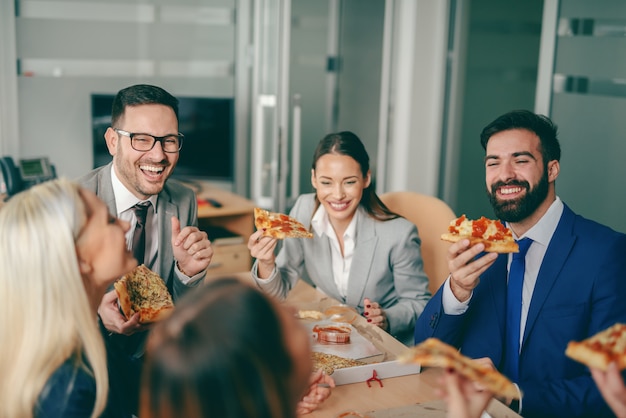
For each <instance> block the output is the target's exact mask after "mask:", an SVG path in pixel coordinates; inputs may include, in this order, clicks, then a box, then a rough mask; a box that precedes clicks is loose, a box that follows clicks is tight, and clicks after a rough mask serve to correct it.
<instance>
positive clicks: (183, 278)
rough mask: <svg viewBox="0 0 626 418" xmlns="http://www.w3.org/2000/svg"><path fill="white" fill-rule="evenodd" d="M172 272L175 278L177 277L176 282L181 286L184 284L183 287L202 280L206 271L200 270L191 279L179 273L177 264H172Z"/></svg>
mask: <svg viewBox="0 0 626 418" xmlns="http://www.w3.org/2000/svg"><path fill="white" fill-rule="evenodd" d="M174 271H175V272H176V277H178V280H180V281H181V282H182V284H184V285H185V286H188V285H190V284H193V283H195V282H197V281H198V280H201V279H203V278H204V277H205V276H206V269H204V270H202V271H201V272H200V273H198V274H195V275H193V276H191V277H189V276H186V275H185V273H183V272H182V271H180V269H179V268H178V263H174Z"/></svg>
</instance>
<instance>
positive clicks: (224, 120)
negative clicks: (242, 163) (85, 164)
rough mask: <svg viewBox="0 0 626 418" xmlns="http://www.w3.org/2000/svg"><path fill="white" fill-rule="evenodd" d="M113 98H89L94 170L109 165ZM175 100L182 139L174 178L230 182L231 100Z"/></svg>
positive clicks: (231, 156) (107, 96) (104, 96)
mask: <svg viewBox="0 0 626 418" xmlns="http://www.w3.org/2000/svg"><path fill="white" fill-rule="evenodd" d="M113 98H114V95H106V94H92V95H91V115H92V128H93V156H94V168H95V167H100V166H102V165H104V164H107V163H108V162H109V161H111V155H110V154H109V151H108V149H107V147H106V143H105V141H104V132H105V131H106V130H107V128H108V127H109V126H111V106H112V105H113ZM178 100H179V104H178V124H179V126H178V129H179V131H180V132H181V133H182V134H183V135H185V139H184V141H183V148H182V149H181V151H180V158H179V160H178V164H177V165H176V168H175V169H174V174H173V176H174V177H180V178H185V179H207V180H220V181H233V180H234V160H235V146H234V144H235V135H234V99H232V98H209V97H178ZM148 133H149V132H148Z"/></svg>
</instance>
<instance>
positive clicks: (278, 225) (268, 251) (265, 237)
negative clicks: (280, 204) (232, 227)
mask: <svg viewBox="0 0 626 418" xmlns="http://www.w3.org/2000/svg"><path fill="white" fill-rule="evenodd" d="M254 225H255V227H256V229H257V230H256V232H255V233H253V234H252V235H251V236H250V239H249V240H248V249H249V250H250V255H251V256H252V257H254V258H256V259H257V261H258V271H257V275H258V277H259V278H261V279H264V278H267V277H269V276H270V274H271V273H272V271H273V270H274V266H275V258H276V255H275V252H274V250H275V249H276V245H277V243H278V240H279V239H286V238H313V233H312V232H310V231H308V230H307V229H306V228H305V227H304V225H302V223H300V222H299V221H298V220H297V219H295V218H293V217H291V216H289V215H285V214H282V213H276V212H269V211H267V210H264V209H260V208H254Z"/></svg>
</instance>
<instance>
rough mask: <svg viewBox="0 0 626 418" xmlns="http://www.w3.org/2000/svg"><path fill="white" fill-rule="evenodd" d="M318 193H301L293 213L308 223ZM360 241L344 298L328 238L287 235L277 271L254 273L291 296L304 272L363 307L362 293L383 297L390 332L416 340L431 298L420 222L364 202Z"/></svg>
mask: <svg viewBox="0 0 626 418" xmlns="http://www.w3.org/2000/svg"><path fill="white" fill-rule="evenodd" d="M314 202H315V199H314V195H313V194H305V195H302V196H300V197H299V198H298V200H297V201H296V204H295V206H294V207H293V209H292V210H291V213H290V215H291V216H293V217H294V218H296V219H298V220H299V221H300V222H302V223H303V224H304V226H305V227H307V228H308V227H309V226H310V224H311V218H312V217H313V209H314ZM355 216H357V225H356V244H355V248H354V257H353V259H352V267H351V269H350V275H349V278H348V294H347V296H346V298H343V297H342V296H341V295H340V294H339V291H338V289H337V286H336V284H335V280H334V278H333V271H332V260H331V247H330V246H331V244H330V240H329V238H328V237H327V236H326V235H324V236H321V237H320V236H318V235H317V234H315V236H314V237H313V239H286V240H284V242H283V247H282V248H281V250H280V253H279V254H278V256H277V257H276V267H277V268H276V274H275V275H274V276H273V277H270V278H269V279H268V280H261V279H259V278H258V277H256V271H257V270H256V264H255V265H254V266H253V270H252V271H253V277H254V278H255V280H256V282H257V283H258V285H259V286H260V287H261V288H262V289H263V290H265V291H267V292H268V293H270V294H272V295H274V296H278V297H282V298H284V297H286V295H287V293H288V292H289V291H290V290H291V288H292V287H293V286H294V285H295V283H296V282H297V281H298V279H299V278H301V277H302V274H303V273H306V274H307V275H308V277H309V278H310V279H311V281H312V282H313V283H314V284H315V286H317V287H318V288H319V289H320V290H321V291H323V292H324V293H325V294H327V295H329V296H331V297H333V298H335V299H337V300H339V301H341V302H343V303H346V304H347V305H350V306H353V307H356V308H357V310H358V311H359V313H362V312H363V298H369V299H371V300H372V301H376V302H378V303H379V304H380V305H381V306H382V307H383V309H385V312H386V314H387V319H388V321H389V331H390V334H391V335H393V336H394V337H395V338H397V339H398V340H400V341H401V342H403V343H404V344H407V345H413V338H412V333H413V331H414V326H415V321H416V319H417V317H418V316H419V315H420V314H421V312H422V311H423V310H424V306H425V305H426V303H427V302H428V300H429V299H430V293H429V292H428V278H427V277H426V274H425V273H424V270H423V268H422V256H421V252H420V239H419V236H418V235H417V229H416V227H415V225H414V224H413V223H411V222H409V221H407V220H406V219H404V218H397V219H393V220H390V221H384V222H382V221H378V220H375V219H373V218H372V217H370V216H369V215H368V214H367V213H366V212H365V210H363V209H362V208H360V207H359V209H358V211H357V214H356V215H355Z"/></svg>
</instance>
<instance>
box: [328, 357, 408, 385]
mask: <svg viewBox="0 0 626 418" xmlns="http://www.w3.org/2000/svg"><path fill="white" fill-rule="evenodd" d="M374 370H376V375H377V377H378V378H379V379H381V380H384V379H387V378H390V377H398V376H406V375H409V374H417V373H419V372H420V365H419V364H403V363H399V362H398V361H397V360H392V361H385V362H382V363H371V364H366V365H364V366H355V367H347V368H345V369H337V370H335V371H334V372H333V374H332V375H331V377H332V378H333V379H334V380H335V384H336V385H347V384H349V383H357V382H363V384H365V382H366V381H367V379H369V378H370V377H372V376H373V374H374ZM370 384H371V385H374V386H377V385H378V382H371V383H370ZM384 384H385V383H384V381H383V385H384Z"/></svg>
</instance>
